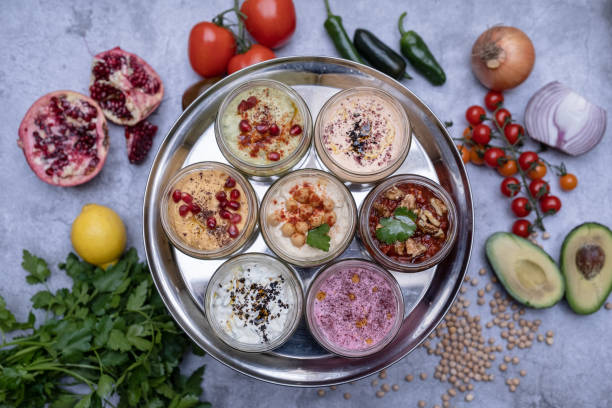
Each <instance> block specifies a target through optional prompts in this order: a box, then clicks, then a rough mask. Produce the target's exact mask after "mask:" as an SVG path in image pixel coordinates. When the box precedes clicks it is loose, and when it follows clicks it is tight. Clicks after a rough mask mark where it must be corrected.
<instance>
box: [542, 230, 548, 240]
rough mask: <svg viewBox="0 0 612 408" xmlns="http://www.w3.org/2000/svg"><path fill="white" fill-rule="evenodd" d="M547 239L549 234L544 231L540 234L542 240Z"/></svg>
mask: <svg viewBox="0 0 612 408" xmlns="http://www.w3.org/2000/svg"><path fill="white" fill-rule="evenodd" d="M548 238H550V233H548V232H546V231H545V232H544V233H542V239H548Z"/></svg>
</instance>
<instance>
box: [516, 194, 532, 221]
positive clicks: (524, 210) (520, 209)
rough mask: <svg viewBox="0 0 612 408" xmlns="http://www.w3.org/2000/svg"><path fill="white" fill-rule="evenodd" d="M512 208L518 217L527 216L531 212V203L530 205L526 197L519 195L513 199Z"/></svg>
mask: <svg viewBox="0 0 612 408" xmlns="http://www.w3.org/2000/svg"><path fill="white" fill-rule="evenodd" d="M511 208H512V212H513V213H514V215H516V216H517V217H526V216H528V215H529V213H530V212H531V205H529V200H528V199H526V198H525V197H517V198H515V199H514V200H512V205H511Z"/></svg>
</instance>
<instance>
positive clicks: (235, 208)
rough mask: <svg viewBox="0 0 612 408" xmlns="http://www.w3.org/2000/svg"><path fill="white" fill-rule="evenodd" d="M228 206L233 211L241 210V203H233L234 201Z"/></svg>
mask: <svg viewBox="0 0 612 408" xmlns="http://www.w3.org/2000/svg"><path fill="white" fill-rule="evenodd" d="M227 206H228V207H229V208H231V209H232V210H237V209H239V208H240V203H239V202H238V201H233V200H232V201H230V202H228V203H227Z"/></svg>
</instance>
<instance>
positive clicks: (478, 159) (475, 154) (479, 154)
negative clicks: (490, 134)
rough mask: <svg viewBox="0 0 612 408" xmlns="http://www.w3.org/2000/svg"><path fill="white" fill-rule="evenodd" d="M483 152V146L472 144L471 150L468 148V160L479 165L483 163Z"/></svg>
mask: <svg viewBox="0 0 612 408" xmlns="http://www.w3.org/2000/svg"><path fill="white" fill-rule="evenodd" d="M484 154H485V148H484V147H482V146H479V145H476V146H473V147H472V150H470V161H471V162H472V163H473V164H475V165H477V166H481V165H483V164H484Z"/></svg>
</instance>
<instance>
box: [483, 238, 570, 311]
mask: <svg viewBox="0 0 612 408" xmlns="http://www.w3.org/2000/svg"><path fill="white" fill-rule="evenodd" d="M486 253H487V258H488V260H489V263H490V264H491V266H492V267H493V270H494V271H495V274H496V275H497V277H498V278H499V280H500V282H501V283H502V285H504V288H505V289H506V291H508V293H509V294H510V296H512V297H513V298H514V299H515V300H516V301H517V302H520V303H522V304H524V305H526V306H529V307H534V308H536V309H540V308H544V307H550V306H552V305H554V304H555V303H557V302H558V301H559V300H560V299H561V298H562V297H563V292H564V290H565V284H564V282H563V277H562V276H561V272H560V271H559V268H558V267H557V264H556V263H555V261H553V259H552V258H551V257H550V256H549V255H548V254H547V253H546V252H544V251H543V250H542V249H540V248H538V247H537V246H535V245H533V244H532V243H531V242H529V241H527V240H526V239H524V238H521V237H519V236H516V235H514V234H509V233H507V232H496V233H495V234H493V235H491V236H490V237H489V238H488V239H487V243H486Z"/></svg>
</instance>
